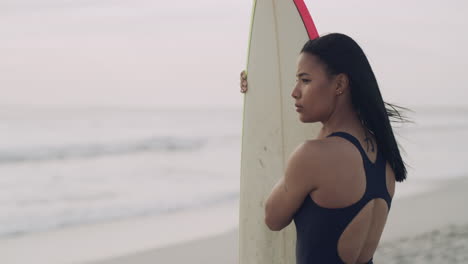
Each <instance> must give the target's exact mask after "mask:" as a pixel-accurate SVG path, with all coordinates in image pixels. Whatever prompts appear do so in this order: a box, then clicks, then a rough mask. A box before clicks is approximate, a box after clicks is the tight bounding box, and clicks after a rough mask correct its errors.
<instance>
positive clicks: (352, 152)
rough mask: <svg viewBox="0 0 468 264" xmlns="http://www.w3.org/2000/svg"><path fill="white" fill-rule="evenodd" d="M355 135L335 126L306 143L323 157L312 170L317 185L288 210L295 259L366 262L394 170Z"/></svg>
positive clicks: (372, 249)
mask: <svg viewBox="0 0 468 264" xmlns="http://www.w3.org/2000/svg"><path fill="white" fill-rule="evenodd" d="M358 138H359V137H358ZM358 138H357V137H355V136H353V135H352V134H351V133H347V132H344V131H340V132H334V133H332V134H330V135H328V136H327V137H326V138H324V139H320V140H314V141H311V142H310V143H311V144H317V147H319V148H320V149H323V155H324V159H323V160H324V162H323V168H322V169H321V170H320V172H319V174H320V175H316V174H317V172H315V174H314V175H313V178H314V181H315V182H316V183H317V186H318V187H317V188H316V189H315V190H314V191H312V192H311V193H310V195H308V196H307V197H306V198H305V200H304V202H303V204H302V206H301V207H300V208H299V210H298V211H297V212H296V214H295V215H294V222H295V225H296V230H297V244H296V259H297V264H302V263H372V256H373V255H374V252H375V250H376V248H377V245H378V242H379V240H380V237H381V234H382V231H383V228H384V225H385V223H386V219H387V214H388V211H389V207H390V205H391V199H392V197H393V194H394V191H395V175H394V172H393V170H392V169H391V167H390V165H389V164H388V163H387V162H386V160H385V158H384V156H383V153H382V152H381V151H380V150H379V149H378V147H377V146H376V144H375V143H373V144H370V143H369V144H366V145H369V146H372V147H369V148H366V149H367V150H366V149H364V148H363V147H362V146H363V143H364V142H362V141H360V140H359V139H358ZM372 142H376V141H375V138H373V139H372ZM311 173H314V172H311Z"/></svg>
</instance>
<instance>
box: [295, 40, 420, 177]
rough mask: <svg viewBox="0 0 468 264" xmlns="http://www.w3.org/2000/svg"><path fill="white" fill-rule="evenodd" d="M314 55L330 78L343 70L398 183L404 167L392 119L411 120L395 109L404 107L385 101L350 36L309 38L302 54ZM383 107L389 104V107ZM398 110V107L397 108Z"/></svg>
mask: <svg viewBox="0 0 468 264" xmlns="http://www.w3.org/2000/svg"><path fill="white" fill-rule="evenodd" d="M303 52H305V53H308V54H312V55H315V56H316V57H317V58H318V59H319V61H320V62H321V63H322V64H323V65H324V66H325V68H326V72H327V74H328V75H329V77H331V76H334V75H337V74H340V73H344V74H346V76H347V77H348V79H349V85H350V92H351V101H352V105H353V107H354V109H355V110H356V112H357V114H358V117H359V119H360V120H361V123H362V124H363V125H364V126H365V127H366V128H367V129H368V130H369V131H370V132H371V133H372V134H373V135H374V136H375V138H376V139H377V144H378V146H379V148H380V149H381V150H382V153H383V154H384V157H385V159H386V160H387V161H388V162H389V163H390V166H391V167H392V168H393V171H394V172H395V178H396V180H397V181H398V182H402V181H404V180H405V179H406V167H405V163H404V161H403V159H402V158H401V155H400V150H399V144H398V143H397V141H396V139H395V136H394V134H393V129H392V126H391V124H390V117H391V118H393V119H394V120H392V121H393V122H400V123H401V122H412V121H410V120H408V119H407V118H406V117H405V116H402V115H401V113H400V112H399V111H398V110H396V108H400V109H405V110H408V111H412V110H410V109H408V108H405V107H400V106H396V105H394V104H390V103H387V102H384V101H383V99H382V95H381V94H380V90H379V85H378V84H377V80H376V78H375V75H374V72H373V71H372V68H371V66H370V64H369V61H368V60H367V57H366V55H365V54H364V51H363V50H362V49H361V47H360V46H359V45H358V44H357V43H356V42H355V41H354V40H353V39H352V38H350V37H349V36H347V35H344V34H340V33H331V34H327V35H323V36H320V37H318V38H316V39H313V40H308V41H307V43H306V44H305V45H304V47H303V48H302V50H301V53H303ZM386 106H389V107H388V108H387V107H386ZM400 111H401V110H400Z"/></svg>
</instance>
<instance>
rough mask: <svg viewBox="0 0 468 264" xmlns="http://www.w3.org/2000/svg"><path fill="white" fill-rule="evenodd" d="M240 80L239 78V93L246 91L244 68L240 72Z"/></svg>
mask: <svg viewBox="0 0 468 264" xmlns="http://www.w3.org/2000/svg"><path fill="white" fill-rule="evenodd" d="M240 80H241V90H240V91H241V93H245V92H247V74H246V72H245V70H243V71H242V72H241V74H240Z"/></svg>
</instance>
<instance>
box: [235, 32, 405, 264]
mask: <svg viewBox="0 0 468 264" xmlns="http://www.w3.org/2000/svg"><path fill="white" fill-rule="evenodd" d="M296 77H297V81H296V85H295V87H294V89H293V91H292V94H291V96H292V97H293V98H294V99H295V105H296V107H297V109H296V111H297V112H298V114H299V119H300V120H301V121H302V122H305V123H313V122H321V123H322V124H323V126H322V128H321V130H320V132H319V134H318V136H317V138H315V139H312V140H307V141H306V142H304V143H302V144H301V145H299V146H298V147H297V148H296V149H295V150H294V152H293V153H292V154H291V156H290V157H289V160H288V163H287V166H286V171H285V175H284V177H282V178H281V179H280V181H279V182H278V183H277V184H276V185H275V187H274V188H273V190H272V192H271V194H270V196H269V197H268V199H267V202H266V204H265V223H266V225H267V226H268V227H269V228H270V229H271V230H274V231H279V230H281V229H283V228H284V227H286V226H288V225H289V224H290V223H291V221H293V220H294V223H295V226H296V232H297V243H296V260H297V264H306V263H307V264H310V263H320V264H323V263H327V264H328V263H373V255H374V252H375V251H376V248H377V245H378V243H379V240H380V237H381V234H382V231H383V229H384V226H385V223H386V220H387V215H388V212H389V210H390V205H391V201H392V198H393V195H394V193H395V182H396V181H399V182H401V181H403V180H405V179H406V168H405V164H404V162H403V160H402V158H401V156H400V151H399V149H398V145H397V142H396V140H395V137H394V134H393V131H392V127H391V125H390V120H389V117H397V118H398V119H399V121H404V120H405V119H404V118H403V117H402V116H401V115H400V113H399V112H398V111H397V110H396V109H395V106H394V105H392V104H388V103H386V102H384V101H383V99H382V96H381V94H380V91H379V87H378V84H377V80H376V78H375V76H374V73H373V71H372V69H371V66H370V65H369V62H368V60H367V58H366V56H365V54H364V52H363V51H362V49H361V48H360V47H359V45H358V44H357V43H356V42H355V41H354V40H352V39H351V38H350V37H348V36H346V35H344V34H339V33H333V34H328V35H325V36H322V37H319V38H317V39H314V40H309V41H308V42H307V43H306V44H305V45H304V47H303V48H302V50H301V52H300V54H299V58H298V63H297V75H296ZM241 92H243V93H245V92H247V77H246V74H245V71H243V72H242V73H241ZM385 105H389V106H391V107H392V109H387V108H386V107H385ZM404 109H406V108H404Z"/></svg>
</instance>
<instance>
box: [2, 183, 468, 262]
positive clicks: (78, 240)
mask: <svg viewBox="0 0 468 264" xmlns="http://www.w3.org/2000/svg"><path fill="white" fill-rule="evenodd" d="M466 190H468V177H464V178H457V179H449V180H444V181H440V183H439V184H438V186H437V188H434V189H432V190H430V191H427V192H423V193H419V194H415V195H412V196H408V197H403V198H401V199H395V200H394V201H393V203H392V208H391V212H390V216H389V219H388V223H387V226H386V229H385V231H384V234H383V235H382V240H381V243H380V245H379V248H378V250H377V252H376V254H375V256H374V260H375V263H386V264H387V263H421V264H422V263H426V264H427V263H468V212H467V211H466V210H464V208H465V207H466V205H465V204H464V203H465V201H466V200H467V198H468V192H467V191H466ZM200 210H205V211H200ZM200 212H203V213H200ZM223 212H224V213H223ZM220 213H221V214H222V215H226V218H225V221H228V222H229V221H231V222H230V224H232V226H233V227H232V228H229V229H226V225H224V224H219V223H218V226H217V224H216V222H215V221H211V222H210V219H213V216H214V215H219V214H220ZM184 214H186V213H184ZM177 219H179V220H177ZM180 219H181V217H180V215H176V214H173V215H172V216H171V217H167V218H166V219H160V218H159V219H156V218H152V217H147V218H144V219H139V220H128V221H119V222H115V223H111V224H109V223H103V224H99V225H98V224H96V225H92V226H83V227H79V228H70V229H64V230H59V231H49V232H44V233H41V234H36V235H34V236H27V237H19V238H12V239H7V240H5V239H4V240H1V241H0V256H1V258H2V260H1V262H2V263H9V264H16V263H33V262H35V263H50V264H53V263H85V264H124V263H132V264H146V263H171V264H178V263H226V264H235V263H236V264H237V263H238V259H237V253H238V244H237V243H238V233H237V232H238V230H237V227H236V219H237V206H236V204H232V203H231V204H228V205H226V204H225V205H220V206H217V207H213V208H204V209H201V208H200V209H199V210H198V212H197V213H193V215H191V216H190V218H189V219H190V221H186V220H185V221H184V220H180ZM182 219H183V218H182ZM161 227H164V230H165V232H162V231H161V230H162V229H161ZM169 227H171V228H172V229H171V228H169ZM176 230H179V231H178V232H176ZM208 230H209V231H208ZM158 241H159V242H158ZM161 241H164V243H162V242H161ZM178 241H179V242H178ZM180 241H185V242H180Z"/></svg>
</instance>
